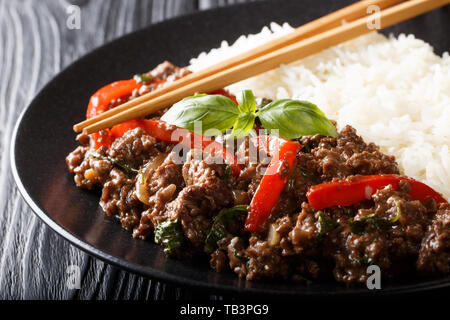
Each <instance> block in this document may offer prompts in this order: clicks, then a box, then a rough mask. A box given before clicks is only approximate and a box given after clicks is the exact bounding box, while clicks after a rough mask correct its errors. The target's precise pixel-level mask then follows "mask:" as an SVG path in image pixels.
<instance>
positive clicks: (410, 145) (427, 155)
mask: <svg viewBox="0 0 450 320" xmlns="http://www.w3.org/2000/svg"><path fill="white" fill-rule="evenodd" d="M291 30H292V27H290V26H289V25H288V24H283V25H282V26H280V25H277V24H275V23H272V24H271V25H270V28H268V27H265V28H263V30H262V31H261V32H260V33H258V34H255V35H248V36H241V37H240V38H239V39H237V40H236V42H235V43H234V44H232V45H228V43H226V42H225V41H224V42H222V44H221V46H220V48H217V49H212V50H211V51H210V52H209V53H201V54H200V55H199V56H198V57H197V58H195V59H192V60H191V66H190V68H191V70H193V71H196V70H200V69H202V68H205V67H207V66H209V65H212V64H214V63H217V62H219V61H221V60H224V59H227V58H229V57H230V56H232V55H236V54H238V53H240V52H242V51H245V50H248V49H250V48H253V47H255V46H258V45H260V44H262V43H264V42H267V41H269V40H271V39H273V38H275V37H279V36H281V35H283V34H286V33H288V32H290V31H291ZM228 89H229V90H230V91H231V92H232V93H234V94H236V93H238V92H239V91H240V90H242V89H252V90H253V92H254V93H255V95H256V96H259V97H267V98H271V99H281V98H293V99H302V100H308V101H311V102H313V103H315V104H317V105H318V106H319V108H321V109H322V110H323V111H324V112H325V114H326V115H327V116H328V117H329V118H330V119H335V120H337V121H338V124H339V126H340V127H341V128H342V127H343V126H344V125H346V124H350V125H352V126H353V127H355V128H356V129H357V130H358V133H359V134H360V135H362V136H363V138H364V139H365V140H366V141H368V142H369V141H371V142H375V143H376V144H378V145H379V146H380V147H381V149H382V151H383V152H385V153H388V154H392V155H395V157H396V159H397V162H398V163H399V165H400V168H401V171H402V174H405V175H408V176H411V177H413V178H416V179H418V180H420V181H422V182H425V183H427V184H428V185H430V186H431V187H433V188H435V189H436V190H437V191H439V192H441V193H442V194H443V195H444V197H446V198H447V199H450V187H449V185H450V150H449V146H450V56H449V54H448V53H445V54H444V55H443V56H442V57H439V56H437V55H435V54H434V53H433V48H432V47H431V46H430V45H429V44H427V43H426V42H424V41H422V40H420V39H416V38H415V37H414V36H413V35H408V36H405V35H400V36H399V37H398V38H395V37H389V38H387V37H385V36H383V35H382V34H379V33H376V32H374V33H371V34H369V35H365V36H362V37H359V38H357V39H355V40H351V41H348V42H346V43H344V44H341V45H339V46H336V47H332V48H330V49H327V50H324V51H322V52H320V53H318V54H316V55H313V56H310V57H308V58H305V59H302V60H299V61H297V62H294V63H292V64H289V65H283V66H281V67H280V68H278V69H275V70H272V71H269V72H266V73H264V74H262V75H259V76H256V77H253V78H250V79H247V80H245V81H242V82H239V83H236V84H233V85H231V86H230V87H229V88H228Z"/></svg>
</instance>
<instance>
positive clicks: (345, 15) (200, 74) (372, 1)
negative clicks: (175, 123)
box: [73, 0, 405, 132]
mask: <svg viewBox="0 0 450 320" xmlns="http://www.w3.org/2000/svg"><path fill="white" fill-rule="evenodd" d="M403 1H405V0H363V1H358V2H356V3H353V4H351V5H349V6H347V7H345V8H342V9H340V10H338V11H335V12H333V13H330V14H328V15H326V16H323V17H321V18H319V19H316V20H314V21H311V22H309V23H307V24H305V25H303V26H301V27H298V28H296V29H295V30H294V31H292V32H290V33H289V34H287V35H284V36H282V37H279V38H277V39H274V40H272V41H270V42H268V43H266V44H263V45H261V46H259V47H256V48H254V49H252V50H249V51H247V52H244V53H242V54H240V55H237V56H235V57H233V58H230V59H227V60H225V61H223V62H220V63H218V64H215V65H213V66H211V67H208V68H205V69H204V70H200V71H197V72H195V73H191V74H189V75H187V76H185V77H183V78H181V79H178V80H177V81H175V82H173V83H170V84H169V85H167V86H165V87H162V88H159V89H157V90H154V91H151V92H149V93H147V94H144V95H142V96H140V97H138V98H135V99H133V100H130V101H128V102H126V103H123V104H121V105H119V106H117V107H115V108H113V109H110V110H108V111H107V112H104V113H101V114H100V115H98V116H96V117H93V118H90V119H87V120H85V121H82V122H80V123H78V124H76V125H74V126H73V129H74V131H75V132H79V131H81V130H82V129H84V128H85V127H87V126H89V125H92V124H94V123H96V122H98V121H100V120H103V119H106V118H109V117H111V116H113V115H115V114H119V113H121V112H122V111H125V110H127V109H130V108H132V107H134V106H137V105H140V104H142V103H144V102H147V101H150V100H151V99H154V98H156V97H159V96H161V95H163V94H165V93H168V92H170V91H173V90H175V89H178V88H181V87H183V86H185V85H187V84H190V83H193V82H195V81H198V80H200V79H203V78H205V77H209V76H211V75H213V74H215V73H218V72H220V71H223V70H225V69H228V68H231V67H234V66H236V65H238V64H241V63H244V62H247V61H250V60H252V59H255V58H256V57H260V56H262V55H264V54H267V53H269V52H271V51H274V50H277V49H280V48H282V47H284V46H286V45H289V44H293V43H295V42H298V41H300V40H303V39H306V38H308V37H311V36H313V35H316V34H319V33H321V32H323V31H326V30H330V29H332V28H335V27H337V26H340V25H342V22H343V21H346V22H350V21H354V20H356V19H358V18H361V17H364V16H365V15H366V14H367V8H368V6H370V5H376V6H378V7H379V8H380V9H384V8H387V7H390V6H392V5H394V4H397V3H400V2H403Z"/></svg>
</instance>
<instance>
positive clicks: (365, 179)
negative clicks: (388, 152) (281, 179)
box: [306, 174, 447, 210]
mask: <svg viewBox="0 0 450 320" xmlns="http://www.w3.org/2000/svg"><path fill="white" fill-rule="evenodd" d="M401 180H404V181H408V182H409V185H410V186H411V191H410V192H409V195H410V196H411V198H413V199H415V200H419V201H421V202H424V201H425V200H426V199H427V198H433V199H434V200H435V201H436V203H437V204H438V205H439V204H441V203H447V201H446V200H445V199H444V198H443V197H442V195H441V194H439V193H438V192H436V191H435V190H433V189H432V188H431V187H429V186H427V185H426V184H424V183H422V182H419V181H417V180H414V179H412V178H409V177H403V176H399V175H396V174H381V175H368V176H357V177H355V178H352V179H347V180H340V181H331V182H325V183H321V184H318V185H315V186H312V187H311V188H310V189H309V190H308V192H307V193H306V197H307V198H308V202H309V204H310V205H311V206H312V207H313V208H314V209H316V210H321V209H325V208H330V207H334V206H343V207H345V206H350V205H352V204H355V203H358V202H361V201H363V200H367V199H370V198H371V197H372V195H373V194H374V193H375V192H376V191H377V190H379V189H382V188H384V187H386V186H388V185H391V186H392V187H393V188H394V189H397V188H398V183H399V182H400V181H401Z"/></svg>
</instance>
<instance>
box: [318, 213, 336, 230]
mask: <svg viewBox="0 0 450 320" xmlns="http://www.w3.org/2000/svg"><path fill="white" fill-rule="evenodd" d="M317 215H318V231H319V236H324V235H326V234H327V233H329V232H330V231H332V230H334V229H335V228H336V227H337V226H338V223H337V222H336V221H334V220H333V219H331V218H330V217H328V216H327V215H326V214H325V213H324V212H323V211H319V212H318V214H317Z"/></svg>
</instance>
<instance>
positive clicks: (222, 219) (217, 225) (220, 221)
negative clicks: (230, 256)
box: [205, 205, 248, 252]
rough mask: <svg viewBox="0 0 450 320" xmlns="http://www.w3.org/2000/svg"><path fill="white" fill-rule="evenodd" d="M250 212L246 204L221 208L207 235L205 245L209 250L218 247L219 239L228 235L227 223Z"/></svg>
mask: <svg viewBox="0 0 450 320" xmlns="http://www.w3.org/2000/svg"><path fill="white" fill-rule="evenodd" d="M247 212H248V207H247V206H246V205H237V206H234V207H232V208H225V209H222V210H220V212H219V213H218V214H217V216H216V217H215V218H214V222H213V224H212V226H211V229H210V230H209V232H208V235H207V236H206V240H205V245H206V248H207V249H208V251H210V252H211V251H213V250H214V249H215V248H216V247H217V241H219V240H220V239H223V238H225V237H226V235H227V232H228V231H227V223H228V222H230V221H233V220H238V219H243V218H244V217H245V215H246V214H247Z"/></svg>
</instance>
